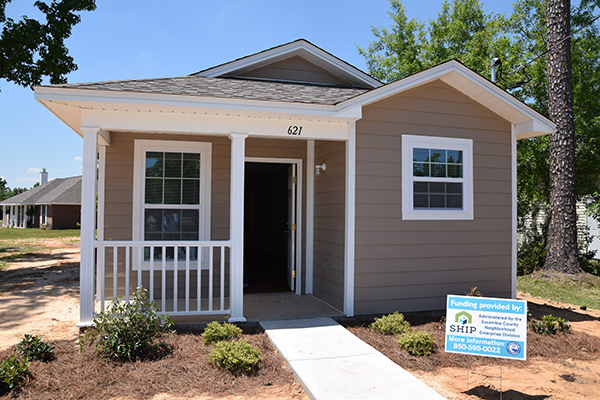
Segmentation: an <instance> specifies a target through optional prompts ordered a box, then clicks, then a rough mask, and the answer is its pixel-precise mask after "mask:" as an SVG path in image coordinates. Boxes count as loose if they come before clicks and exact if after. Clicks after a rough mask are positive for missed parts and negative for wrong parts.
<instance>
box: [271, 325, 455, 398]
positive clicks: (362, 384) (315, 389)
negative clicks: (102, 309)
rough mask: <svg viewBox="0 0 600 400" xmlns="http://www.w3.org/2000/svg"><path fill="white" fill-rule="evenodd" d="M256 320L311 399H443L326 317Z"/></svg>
mask: <svg viewBox="0 0 600 400" xmlns="http://www.w3.org/2000/svg"><path fill="white" fill-rule="evenodd" d="M259 323H260V325H261V327H262V328H263V329H264V330H265V331H266V333H267V335H268V336H269V338H270V339H271V341H272V342H273V344H274V345H275V347H276V348H277V350H278V351H279V353H280V354H281V355H282V356H283V358H285V359H286V361H287V363H288V365H289V366H290V368H291V369H292V371H293V372H294V374H295V375H296V378H297V379H298V380H299V381H300V382H301V384H302V386H303V387H304V390H305V392H306V393H307V394H308V396H309V397H310V398H311V399H313V400H325V399H326V400H338V399H339V400H348V399H361V400H362V399H386V400H388V399H411V400H412V399H419V400H441V399H444V397H442V396H441V395H440V394H438V393H437V392H435V391H434V390H433V389H431V388H430V387H429V386H427V385H425V384H424V383H423V382H421V381H420V380H418V379H417V378H416V377H414V376H413V375H411V374H410V373H409V372H407V371H406V370H404V369H403V368H401V367H400V366H399V365H397V364H395V363H394V362H392V361H391V360H390V359H389V358H387V357H386V356H384V355H383V354H381V353H380V352H378V351H377V350H375V349H374V348H373V347H371V346H369V345H368V344H366V343H365V342H363V341H362V340H360V339H359V338H357V337H356V336H354V335H353V334H352V333H350V332H348V331H347V330H346V329H345V328H344V327H342V326H341V325H339V324H338V323H337V322H335V321H334V320H333V319H331V318H308V319H295V320H279V321H260V322H259Z"/></svg>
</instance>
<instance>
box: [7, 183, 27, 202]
mask: <svg viewBox="0 0 600 400" xmlns="http://www.w3.org/2000/svg"><path fill="white" fill-rule="evenodd" d="M25 191H27V189H25V188H19V187H17V188H14V189H11V188H9V187H8V182H6V179H4V178H0V201H3V200H6V199H9V198H11V197H13V196H16V195H18V194H20V193H23V192H25Z"/></svg>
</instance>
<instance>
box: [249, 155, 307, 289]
mask: <svg viewBox="0 0 600 400" xmlns="http://www.w3.org/2000/svg"><path fill="white" fill-rule="evenodd" d="M248 162H254V163H263V164H295V165H296V177H297V180H296V246H295V248H296V250H295V253H296V254H295V256H296V287H295V290H294V293H296V294H298V295H300V294H302V251H303V247H302V207H303V205H304V203H303V192H302V182H303V180H302V177H303V174H302V162H303V160H302V159H301V158H269V157H246V158H245V159H244V164H245V163H248Z"/></svg>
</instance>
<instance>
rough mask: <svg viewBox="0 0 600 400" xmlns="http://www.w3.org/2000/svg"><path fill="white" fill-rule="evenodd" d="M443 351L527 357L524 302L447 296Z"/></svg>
mask: <svg viewBox="0 0 600 400" xmlns="http://www.w3.org/2000/svg"><path fill="white" fill-rule="evenodd" d="M445 348H446V352H448V353H459V354H470V355H477V356H484V357H496V358H509V359H513V360H526V359H527V302H526V301H523V300H509V299H495V298H490V297H471V296H453V295H448V302H447V305H446V346H445Z"/></svg>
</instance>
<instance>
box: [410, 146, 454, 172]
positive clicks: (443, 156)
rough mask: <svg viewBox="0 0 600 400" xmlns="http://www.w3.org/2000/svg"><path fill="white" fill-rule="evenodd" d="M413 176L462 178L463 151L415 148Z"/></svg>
mask: <svg viewBox="0 0 600 400" xmlns="http://www.w3.org/2000/svg"><path fill="white" fill-rule="evenodd" d="M413 176H423V177H433V178H462V177H463V154H462V151H461V150H444V149H422V148H414V149H413Z"/></svg>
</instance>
